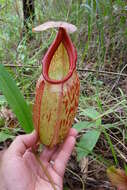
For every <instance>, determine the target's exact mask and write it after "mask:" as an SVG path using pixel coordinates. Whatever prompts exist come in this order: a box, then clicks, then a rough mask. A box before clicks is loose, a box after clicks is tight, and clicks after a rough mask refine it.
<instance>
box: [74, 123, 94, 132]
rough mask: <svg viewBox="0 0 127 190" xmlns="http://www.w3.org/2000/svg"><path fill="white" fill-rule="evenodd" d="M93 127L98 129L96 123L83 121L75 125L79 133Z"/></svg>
mask: <svg viewBox="0 0 127 190" xmlns="http://www.w3.org/2000/svg"><path fill="white" fill-rule="evenodd" d="M92 127H94V128H95V127H96V122H89V121H81V122H79V123H76V124H75V125H73V128H75V129H76V130H77V131H78V132H80V131H81V130H82V129H90V128H92Z"/></svg>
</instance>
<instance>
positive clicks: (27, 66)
mask: <svg viewBox="0 0 127 190" xmlns="http://www.w3.org/2000/svg"><path fill="white" fill-rule="evenodd" d="M4 66H5V67H24V68H39V66H34V65H13V64H6V65H4Z"/></svg>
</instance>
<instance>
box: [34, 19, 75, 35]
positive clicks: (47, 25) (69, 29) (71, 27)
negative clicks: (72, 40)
mask: <svg viewBox="0 0 127 190" xmlns="http://www.w3.org/2000/svg"><path fill="white" fill-rule="evenodd" d="M60 27H61V28H64V29H66V31H67V32H68V33H74V32H75V31H76V30H77V27H76V26H75V25H73V24H70V23H67V22H63V21H58V22H56V21H49V22H45V23H44V24H41V25H39V26H37V27H35V28H33V32H41V31H44V30H47V29H49V28H60Z"/></svg>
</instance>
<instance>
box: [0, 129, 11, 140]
mask: <svg viewBox="0 0 127 190" xmlns="http://www.w3.org/2000/svg"><path fill="white" fill-rule="evenodd" d="M13 138H14V136H13V135H12V134H11V133H7V132H6V131H1V132H0V142H4V141H6V140H7V139H13Z"/></svg>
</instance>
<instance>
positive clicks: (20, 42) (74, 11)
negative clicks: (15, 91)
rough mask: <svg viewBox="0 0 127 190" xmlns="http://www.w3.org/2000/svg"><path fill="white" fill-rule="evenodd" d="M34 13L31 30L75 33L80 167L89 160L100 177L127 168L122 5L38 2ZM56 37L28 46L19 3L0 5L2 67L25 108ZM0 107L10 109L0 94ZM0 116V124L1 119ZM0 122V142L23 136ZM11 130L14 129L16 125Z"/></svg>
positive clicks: (104, 0) (118, 1) (118, 0)
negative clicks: (69, 27)
mask: <svg viewBox="0 0 127 190" xmlns="http://www.w3.org/2000/svg"><path fill="white" fill-rule="evenodd" d="M35 12H36V15H35V22H34V23H33V25H32V26H31V29H32V28H33V27H34V26H37V25H39V24H41V23H43V22H45V21H48V20H55V21H57V20H58V21H59V20H62V21H67V22H70V23H72V24H75V25H76V26H77V28H78V30H77V32H76V33H75V34H73V35H72V36H71V37H72V40H73V42H74V44H75V46H76V48H77V51H78V63H77V70H78V71H79V76H80V81H81V93H80V102H79V109H78V113H77V116H76V119H75V123H76V124H75V125H74V127H75V128H77V130H78V131H79V137H78V141H77V145H76V146H77V157H76V159H77V160H78V161H79V160H81V159H82V158H84V156H85V157H86V156H88V158H89V160H90V163H91V162H93V161H96V162H97V164H98V168H99V165H103V167H102V168H104V172H105V169H106V168H107V167H109V166H110V165H116V166H120V167H122V168H126V162H127V159H126V158H127V150H126V149H127V148H126V144H127V121H126V120H127V119H126V118H127V101H126V96H127V88H126V85H127V82H126V70H127V69H126V64H127V63H126V60H127V48H126V44H127V27H126V25H127V3H126V1H122V0H114V1H112V0H96V1H94V0H80V1H79V0H70V1H68V0H61V1H59V0H52V1H51V0H47V1H46V0H45V1H42V0H37V1H36V2H35ZM30 32H32V31H31V30H30ZM55 34H56V30H49V31H46V32H43V33H37V34H33V38H32V39H31V41H28V40H27V36H24V35H23V12H22V1H18V0H16V1H15V2H14V1H12V0H8V1H6V0H1V2H0V62H1V64H4V65H5V67H6V68H7V70H8V71H9V73H10V74H11V75H12V76H13V78H14V80H15V81H16V84H17V86H18V87H19V88H20V89H21V91H22V93H23V94H24V96H25V98H26V99H27V101H28V102H29V104H32V103H33V101H34V95H35V94H34V92H35V84H36V81H37V78H38V77H39V75H40V73H41V60H42V57H43V55H44V53H45V52H46V50H47V48H48V47H49V45H50V44H51V42H52V41H53V39H54V38H55ZM101 71H104V72H103V73H101ZM106 71H108V72H109V73H106ZM114 73H116V74H114ZM122 73H124V74H125V75H124V77H123V76H122ZM3 107H8V104H7V102H6V100H5V98H4V96H3V95H2V93H0V108H1V109H2V108H3ZM0 116H1V118H2V114H1V115H0ZM1 118H0V130H1V132H2V133H1V132H0V141H1V142H3V141H5V140H6V139H8V138H11V139H13V138H14V136H16V135H17V134H19V133H22V130H21V129H20V128H15V127H14V128H9V124H8V122H10V121H3V119H1ZM5 120H6V119H5ZM15 125H18V124H17V122H16V124H15ZM5 131H6V136H4V137H5V138H4V137H3V134H5ZM72 169H73V168H72ZM92 169H93V168H92V166H91V165H90V169H88V174H87V177H88V180H87V178H86V184H88V188H89V187H91V186H90V181H89V180H90V179H89V178H90V177H89V176H92V178H93V179H97V180H98V177H97V176H96V172H95V175H94V172H93V173H92V175H91V174H90V175H89V171H90V170H92ZM99 171H101V170H99ZM100 173H101V172H100ZM105 176H106V175H105ZM102 181H104V179H102ZM94 187H95V188H96V187H97V184H95V186H94Z"/></svg>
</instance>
